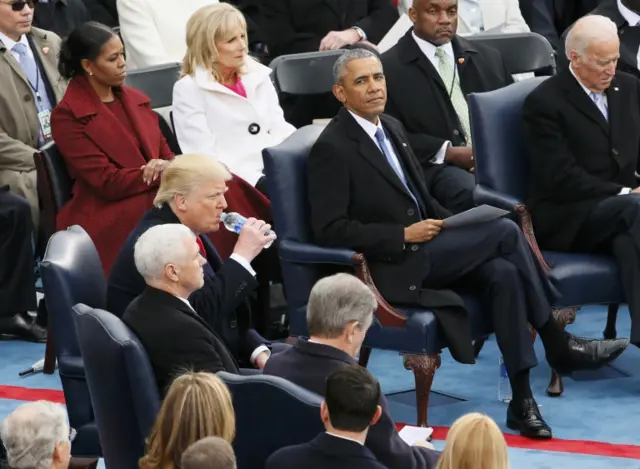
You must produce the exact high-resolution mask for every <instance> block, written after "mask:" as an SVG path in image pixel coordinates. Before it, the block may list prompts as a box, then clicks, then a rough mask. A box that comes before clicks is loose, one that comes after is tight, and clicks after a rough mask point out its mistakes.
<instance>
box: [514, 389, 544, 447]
mask: <svg viewBox="0 0 640 469" xmlns="http://www.w3.org/2000/svg"><path fill="white" fill-rule="evenodd" d="M507 427H509V428H510V429H511V430H517V431H519V432H520V435H522V436H526V437H527V438H535V439H538V440H549V439H550V438H553V434H552V433H551V428H550V427H549V425H547V422H545V421H544V419H543V418H542V415H540V410H539V409H538V404H537V403H536V400H535V399H534V398H533V397H531V398H528V399H523V400H522V401H520V402H515V401H511V402H510V403H509V407H508V408H507Z"/></svg>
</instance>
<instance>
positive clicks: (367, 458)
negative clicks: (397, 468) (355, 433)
mask: <svg viewBox="0 0 640 469" xmlns="http://www.w3.org/2000/svg"><path fill="white" fill-rule="evenodd" d="M301 468H305V469H327V468H331V469H386V467H385V466H383V465H382V464H380V463H379V462H378V460H377V459H376V457H375V456H374V455H373V453H372V452H371V451H370V450H369V449H368V448H367V447H366V446H362V445H361V444H360V443H358V442H356V441H349V440H345V439H343V438H338V437H335V436H332V435H329V434H328V433H321V434H320V435H318V436H317V437H315V438H314V439H313V440H311V441H310V442H309V443H305V444H302V445H296V446H289V447H287V448H281V449H279V450H278V451H276V452H275V453H273V454H272V455H271V456H270V457H269V459H267V464H266V466H265V469H301Z"/></svg>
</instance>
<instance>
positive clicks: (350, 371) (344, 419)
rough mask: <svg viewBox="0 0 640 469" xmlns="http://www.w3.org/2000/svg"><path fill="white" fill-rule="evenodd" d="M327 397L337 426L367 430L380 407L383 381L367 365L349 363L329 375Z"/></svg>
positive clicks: (350, 429) (343, 428)
mask: <svg viewBox="0 0 640 469" xmlns="http://www.w3.org/2000/svg"><path fill="white" fill-rule="evenodd" d="M324 401H325V403H326V405H327V409H328V411H329V419H330V421H331V426H332V427H333V428H335V429H336V430H342V431H348V432H363V431H364V430H366V429H367V427H368V426H369V424H370V422H371V420H372V419H373V417H374V416H375V414H376V411H377V409H378V403H379V402H380V383H378V380H377V379H376V378H375V377H374V376H373V375H372V374H371V373H369V371H368V370H367V369H366V368H363V367H361V366H360V365H347V366H344V367H342V368H340V369H338V370H336V371H334V372H333V373H331V375H329V377H328V378H327V384H326V391H325V396H324Z"/></svg>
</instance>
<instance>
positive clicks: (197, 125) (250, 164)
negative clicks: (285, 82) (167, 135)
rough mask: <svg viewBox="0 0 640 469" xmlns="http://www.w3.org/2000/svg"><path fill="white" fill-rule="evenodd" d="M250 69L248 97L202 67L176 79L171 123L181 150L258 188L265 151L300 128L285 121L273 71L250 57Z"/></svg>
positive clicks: (246, 77) (245, 80) (245, 81)
mask: <svg viewBox="0 0 640 469" xmlns="http://www.w3.org/2000/svg"><path fill="white" fill-rule="evenodd" d="M246 72H247V73H246V74H245V75H242V84H243V85H244V88H245V90H246V92H247V97H246V98H244V97H242V96H240V95H238V94H237V93H235V92H234V91H232V90H230V89H229V88H227V87H225V86H223V85H221V84H220V83H218V82H217V81H215V80H214V79H213V76H212V75H211V74H210V73H209V72H207V71H206V70H205V69H204V68H197V69H196V73H195V76H186V77H183V78H181V79H180V80H178V82H177V83H176V84H175V85H174V87H173V124H174V127H175V131H176V136H177V137H178V144H179V145H180V149H181V150H182V152H183V153H185V154H186V153H201V154H205V155H208V156H211V157H213V158H216V159H217V160H218V161H220V162H222V163H224V164H225V165H226V166H227V167H228V168H229V170H230V171H231V172H232V173H234V174H237V175H238V176H240V177H241V178H243V179H244V180H246V181H247V182H249V183H250V184H251V185H254V186H255V184H256V182H258V180H259V179H260V178H261V177H262V175H263V174H262V169H263V167H264V165H263V162H262V150H263V149H264V148H267V147H272V146H275V145H278V144H280V143H281V142H282V141H283V140H285V139H286V138H287V137H288V136H289V135H291V134H292V133H293V132H294V131H295V130H296V129H295V127H293V126H292V125H291V124H289V123H288V122H287V121H285V120H284V114H283V112H282V108H281V107H280V103H279V102H278V95H277V93H276V90H275V88H274V86H273V83H272V82H271V78H270V76H269V75H270V73H271V69H270V68H268V67H265V66H264V65H262V64H260V63H258V62H256V61H255V60H253V59H251V58H247V69H246ZM256 124H257V126H256ZM250 129H251V131H250ZM256 129H259V130H258V131H257V133H256ZM252 132H253V133H252Z"/></svg>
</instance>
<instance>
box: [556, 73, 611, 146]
mask: <svg viewBox="0 0 640 469" xmlns="http://www.w3.org/2000/svg"><path fill="white" fill-rule="evenodd" d="M561 73H563V80H564V82H565V89H566V91H567V98H568V99H569V101H571V103H572V104H573V105H574V106H575V107H576V108H577V109H578V110H579V111H580V112H582V113H583V114H584V115H585V116H587V117H588V118H590V119H591V120H592V121H594V122H595V123H597V124H598V125H599V126H600V128H601V129H602V130H603V132H604V133H605V135H607V136H609V123H608V122H607V120H606V119H605V118H604V116H603V115H602V113H601V112H600V110H599V109H598V106H596V104H595V103H594V102H593V100H592V99H591V98H590V97H589V96H588V95H587V93H586V92H585V90H584V89H582V86H580V83H578V80H576V79H575V78H574V77H573V75H572V74H571V71H570V70H565V71H563V72H561Z"/></svg>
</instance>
